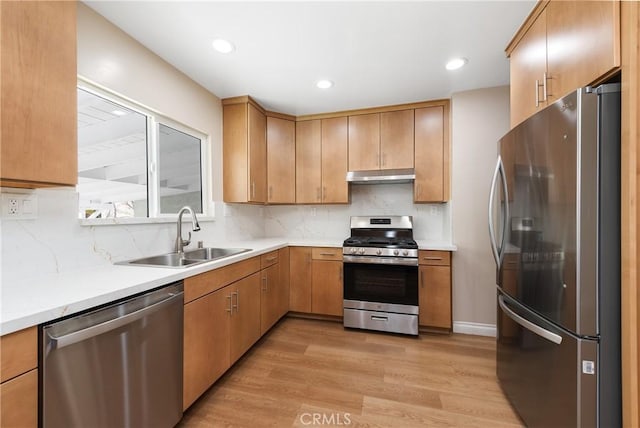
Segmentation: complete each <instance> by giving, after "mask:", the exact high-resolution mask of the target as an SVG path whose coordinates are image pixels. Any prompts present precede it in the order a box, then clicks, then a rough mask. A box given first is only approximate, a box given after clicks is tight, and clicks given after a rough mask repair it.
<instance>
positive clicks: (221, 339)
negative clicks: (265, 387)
mask: <svg viewBox="0 0 640 428" xmlns="http://www.w3.org/2000/svg"><path fill="white" fill-rule="evenodd" d="M230 315H231V295H230V293H229V290H227V288H226V287H225V288H223V289H221V290H218V291H215V292H213V293H210V294H207V295H206V296H204V297H201V298H199V299H196V300H194V301H192V302H189V303H187V304H186V305H185V306H184V351H183V352H184V357H183V367H184V369H183V376H184V378H183V396H182V397H183V399H182V407H183V409H186V408H187V407H189V406H190V405H191V404H192V403H193V402H194V401H195V400H196V399H197V398H198V397H200V395H202V393H203V392H205V391H206V390H207V389H208V388H209V387H210V386H211V385H212V384H213V383H214V382H215V381H216V380H217V379H218V378H219V377H220V376H222V374H223V373H224V372H225V371H226V370H227V369H228V368H229V367H230V366H231V361H230V356H231V351H230V343H231V342H230V336H231V331H230V326H231V316H230Z"/></svg>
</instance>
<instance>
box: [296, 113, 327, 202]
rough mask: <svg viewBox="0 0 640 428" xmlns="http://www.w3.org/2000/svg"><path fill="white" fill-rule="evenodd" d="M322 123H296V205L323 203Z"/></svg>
mask: <svg viewBox="0 0 640 428" xmlns="http://www.w3.org/2000/svg"><path fill="white" fill-rule="evenodd" d="M321 165H322V122H321V121H320V120H319V119H318V120H305V121H302V122H297V123H296V203H298V204H315V203H320V202H322V169H321Z"/></svg>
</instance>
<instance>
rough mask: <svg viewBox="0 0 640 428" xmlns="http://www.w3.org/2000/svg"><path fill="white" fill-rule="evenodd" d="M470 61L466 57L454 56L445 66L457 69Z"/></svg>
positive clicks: (449, 68) (448, 68)
mask: <svg viewBox="0 0 640 428" xmlns="http://www.w3.org/2000/svg"><path fill="white" fill-rule="evenodd" d="M467 62H469V61H468V60H467V59H466V58H454V59H452V60H450V61H449V62H448V63H447V65H445V67H446V68H447V70H457V69H459V68H461V67H462V66H463V65H465V64H466V63H467Z"/></svg>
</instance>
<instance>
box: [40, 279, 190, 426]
mask: <svg viewBox="0 0 640 428" xmlns="http://www.w3.org/2000/svg"><path fill="white" fill-rule="evenodd" d="M183 301H184V296H183V284H182V282H178V283H173V284H171V285H169V286H166V287H163V288H161V289H158V290H155V291H152V292H149V293H146V294H142V295H139V296H136V297H133V298H131V299H128V300H125V301H123V302H119V303H116V304H113V305H108V306H106V307H102V308H99V309H96V310H91V311H89V312H86V313H84V314H80V315H78V316H73V317H71V318H68V319H65V320H62V321H58V322H55V323H52V324H49V325H45V326H43V327H42V329H41V338H42V341H41V342H40V343H41V347H42V348H41V363H42V379H41V382H42V388H41V391H42V396H41V400H42V401H41V409H42V413H41V417H42V426H43V427H44V428H54V427H65V428H69V427H92V428H93V427H96V428H97V427H110V428H111V427H136V428H137V427H154V428H155V427H159V428H160V427H173V426H174V425H176V424H177V423H178V421H179V420H180V419H181V418H182V336H183V330H182V328H183V313H184V312H183Z"/></svg>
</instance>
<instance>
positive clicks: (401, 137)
mask: <svg viewBox="0 0 640 428" xmlns="http://www.w3.org/2000/svg"><path fill="white" fill-rule="evenodd" d="M413 141H414V121H413V110H401V111H390V112H385V113H380V161H381V164H382V168H381V169H399V168H413Z"/></svg>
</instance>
